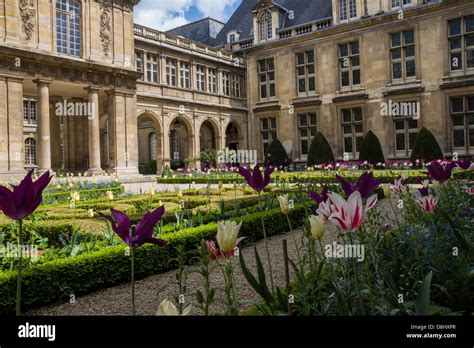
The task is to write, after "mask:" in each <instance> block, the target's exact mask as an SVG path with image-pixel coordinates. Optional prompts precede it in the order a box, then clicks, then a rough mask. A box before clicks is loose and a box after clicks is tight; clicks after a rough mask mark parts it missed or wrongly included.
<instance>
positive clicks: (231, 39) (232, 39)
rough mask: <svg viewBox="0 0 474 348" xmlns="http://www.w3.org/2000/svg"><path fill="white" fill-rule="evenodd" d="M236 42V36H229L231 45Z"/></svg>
mask: <svg viewBox="0 0 474 348" xmlns="http://www.w3.org/2000/svg"><path fill="white" fill-rule="evenodd" d="M235 41H236V40H235V34H230V35H229V43H230V44H233V43H234V42H235Z"/></svg>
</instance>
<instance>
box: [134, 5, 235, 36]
mask: <svg viewBox="0 0 474 348" xmlns="http://www.w3.org/2000/svg"><path fill="white" fill-rule="evenodd" d="M241 2H242V0H141V2H140V3H139V4H138V6H136V7H135V23H138V24H141V25H145V26H147V27H151V28H154V29H158V30H169V29H172V28H176V27H178V26H180V25H183V24H186V23H189V22H192V21H195V20H197V19H200V18H203V17H213V18H216V19H219V20H221V21H224V22H225V21H227V19H228V18H229V17H230V16H231V15H232V13H233V12H234V10H235V9H236V8H237V6H239V5H240V3H241Z"/></svg>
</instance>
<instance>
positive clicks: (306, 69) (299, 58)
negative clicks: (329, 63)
mask: <svg viewBox="0 0 474 348" xmlns="http://www.w3.org/2000/svg"><path fill="white" fill-rule="evenodd" d="M296 75H297V79H298V93H306V92H314V91H315V90H316V77H315V67H314V51H307V52H304V53H298V54H297V55H296Z"/></svg>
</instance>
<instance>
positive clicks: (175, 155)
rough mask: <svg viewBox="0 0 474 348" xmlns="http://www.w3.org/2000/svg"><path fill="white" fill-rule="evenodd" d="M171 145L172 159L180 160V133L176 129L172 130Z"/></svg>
mask: <svg viewBox="0 0 474 348" xmlns="http://www.w3.org/2000/svg"><path fill="white" fill-rule="evenodd" d="M170 145H171V146H170V147H171V157H172V159H174V160H179V159H180V158H179V134H178V131H177V130H176V129H173V130H171V131H170Z"/></svg>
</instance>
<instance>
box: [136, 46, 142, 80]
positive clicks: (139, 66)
mask: <svg viewBox="0 0 474 348" xmlns="http://www.w3.org/2000/svg"><path fill="white" fill-rule="evenodd" d="M135 69H136V70H137V72H139V73H140V74H141V73H143V52H140V51H135Z"/></svg>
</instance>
